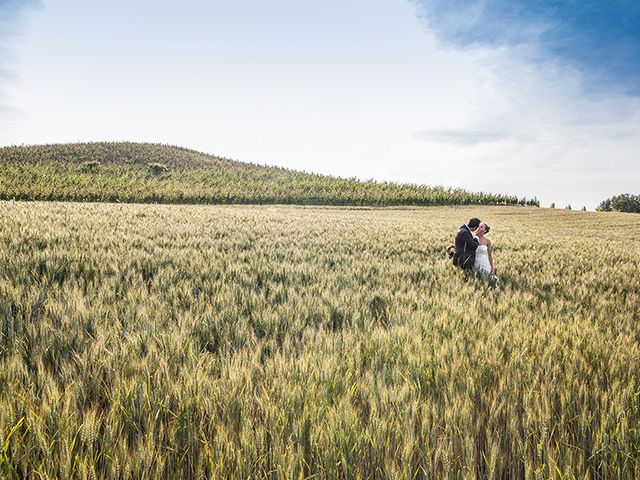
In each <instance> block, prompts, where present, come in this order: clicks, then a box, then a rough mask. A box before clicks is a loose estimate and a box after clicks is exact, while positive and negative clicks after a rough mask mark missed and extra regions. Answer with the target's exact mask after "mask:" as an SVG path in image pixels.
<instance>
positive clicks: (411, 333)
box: [0, 202, 640, 480]
mask: <svg viewBox="0 0 640 480" xmlns="http://www.w3.org/2000/svg"><path fill="white" fill-rule="evenodd" d="M0 211H1V214H0V322H1V331H0V449H1V450H0V478H6V479H22V478H28V479H43V478H46V479H76V478H78V479H84V478H93V479H123V480H124V479H155V478H189V479H209V478H212V479H215V478H234V479H236V478H237V479H253V478H264V479H267V478H269V479H285V478H295V479H308V478H317V479H334V478H335V479H381V478H393V479H414V478H416V479H417V478H429V479H436V478H448V479H476V478H478V479H480V478H482V479H484V478H486V479H495V478H502V479H517V478H531V479H538V478H544V479H547V478H558V479H560V478H563V479H584V478H638V477H640V363H639V359H640V324H639V320H640V295H639V294H638V292H639V291H640V275H639V274H638V273H639V272H640V268H639V267H640V242H638V240H637V239H638V238H640V218H639V217H638V216H634V215H631V214H616V213H607V214H605V213H589V212H572V211H556V210H546V209H536V208H526V207H473V208H472V207H457V208H454V207H433V208H413V209H411V208H406V209H362V208H352V209H349V208H316V207H306V208H305V207H292V206H288V207H287V206H272V207H266V206H263V207H257V206H255V207H252V206H169V205H125V204H123V205H117V204H116V205H114V204H73V203H37V202H34V203H28V202H25V203H22V202H2V203H0ZM470 216H479V217H480V218H482V219H483V220H485V221H486V222H487V223H488V224H489V225H490V226H491V227H492V234H491V237H492V238H493V240H494V242H495V253H494V255H495V261H496V267H497V270H498V274H499V276H500V278H501V281H502V285H501V288H499V289H492V288H490V287H489V286H487V285H486V284H484V283H483V282H482V281H480V280H478V279H475V278H471V277H466V276H464V275H462V274H461V272H460V271H457V270H455V269H454V268H453V266H451V265H450V263H449V260H448V259H447V258H446V257H445V255H444V248H445V247H446V246H447V245H448V244H449V243H451V242H452V238H453V235H454V233H455V231H456V230H457V228H458V227H459V225H460V224H462V223H464V222H465V221H466V220H468V218H469V217H470ZM634 238H635V240H633V239H634Z"/></svg>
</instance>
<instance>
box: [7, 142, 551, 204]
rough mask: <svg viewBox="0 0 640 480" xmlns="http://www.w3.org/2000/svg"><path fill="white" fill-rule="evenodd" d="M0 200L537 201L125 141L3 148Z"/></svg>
mask: <svg viewBox="0 0 640 480" xmlns="http://www.w3.org/2000/svg"><path fill="white" fill-rule="evenodd" d="M0 199H3V200H67V201H89V202H101V201H103V202H128V203H205V204H231V203H241V204H307V205H371V206H391V205H531V206H539V204H538V201H537V200H535V199H533V200H532V199H526V198H518V197H515V196H510V195H502V194H493V193H484V192H468V191H465V190H462V189H452V188H445V187H438V186H436V187H434V186H425V185H415V184H398V183H393V182H374V181H359V180H356V179H353V178H349V179H345V178H338V177H331V176H326V175H317V174H312V173H306V172H299V171H294V170H288V169H284V168H278V167H268V166H262V165H256V164H249V163H243V162H238V161H234V160H229V159H226V158H221V157H216V156H214V155H208V154H204V153H200V152H197V151H194V150H189V149H186V148H181V147H174V146H167V145H159V144H148V143H130V142H120V143H78V144H59V145H38V146H11V147H2V148H0Z"/></svg>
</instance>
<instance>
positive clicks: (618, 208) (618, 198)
mask: <svg viewBox="0 0 640 480" xmlns="http://www.w3.org/2000/svg"><path fill="white" fill-rule="evenodd" d="M596 210H598V211H599V212H628V213H640V195H631V194H629V193H623V194H622V195H614V196H613V197H609V198H607V199H606V200H603V201H602V203H600V205H598V208H596Z"/></svg>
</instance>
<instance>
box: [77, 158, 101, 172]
mask: <svg viewBox="0 0 640 480" xmlns="http://www.w3.org/2000/svg"><path fill="white" fill-rule="evenodd" d="M99 166H100V162H98V161H97V160H89V161H87V162H82V163H81V164H80V171H81V172H83V173H92V172H96V171H97V170H98V167H99Z"/></svg>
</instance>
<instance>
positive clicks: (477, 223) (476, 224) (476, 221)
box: [467, 218, 480, 228]
mask: <svg viewBox="0 0 640 480" xmlns="http://www.w3.org/2000/svg"><path fill="white" fill-rule="evenodd" d="M467 226H468V227H469V228H478V227H479V226H480V219H479V218H472V219H471V220H469V223H467Z"/></svg>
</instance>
